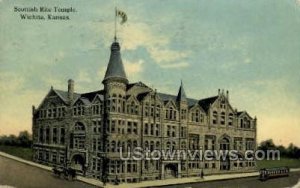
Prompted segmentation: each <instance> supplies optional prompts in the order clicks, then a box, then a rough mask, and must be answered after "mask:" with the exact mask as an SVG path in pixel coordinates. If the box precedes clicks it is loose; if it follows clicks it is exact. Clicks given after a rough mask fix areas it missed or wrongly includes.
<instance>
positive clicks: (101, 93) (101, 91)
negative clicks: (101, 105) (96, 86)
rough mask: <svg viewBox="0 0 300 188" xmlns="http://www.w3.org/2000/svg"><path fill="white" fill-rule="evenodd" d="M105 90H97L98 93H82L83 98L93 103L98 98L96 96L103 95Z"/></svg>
mask: <svg viewBox="0 0 300 188" xmlns="http://www.w3.org/2000/svg"><path fill="white" fill-rule="evenodd" d="M103 94H104V90H97V91H92V92H88V93H82V94H81V97H84V98H87V99H89V101H93V99H94V98H95V97H96V95H103Z"/></svg>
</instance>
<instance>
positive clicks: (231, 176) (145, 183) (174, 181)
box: [0, 151, 300, 188]
mask: <svg viewBox="0 0 300 188" xmlns="http://www.w3.org/2000/svg"><path fill="white" fill-rule="evenodd" d="M0 155H1V156H3V157H6V158H10V159H13V160H16V161H19V162H22V163H25V164H28V165H31V166H35V167H38V168H42V169H44V170H48V171H52V167H49V166H45V165H41V164H38V163H34V162H31V161H27V160H24V159H21V158H19V157H15V156H12V155H9V154H7V153H4V152H1V151H0ZM295 171H300V168H296V169H291V172H295ZM253 176H258V172H249V173H236V174H219V175H209V176H205V177H204V178H203V179H201V178H200V177H187V178H178V179H176V178H175V179H166V180H155V181H143V182H140V183H128V184H125V183H124V184H120V185H111V184H107V185H106V186H103V183H102V182H100V181H99V180H96V179H92V178H86V177H82V176H77V178H76V179H77V180H78V181H81V182H84V183H88V184H91V185H95V186H97V187H105V188H127V187H128V188H140V187H154V186H165V185H178V184H187V183H197V182H207V181H218V180H226V179H236V178H246V177H253Z"/></svg>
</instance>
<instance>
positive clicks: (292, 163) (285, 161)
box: [256, 158, 300, 169]
mask: <svg viewBox="0 0 300 188" xmlns="http://www.w3.org/2000/svg"><path fill="white" fill-rule="evenodd" d="M256 164H257V167H258V169H261V168H273V167H281V166H287V167H290V168H300V159H291V158H281V159H280V160H262V161H256Z"/></svg>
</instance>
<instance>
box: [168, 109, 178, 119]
mask: <svg viewBox="0 0 300 188" xmlns="http://www.w3.org/2000/svg"><path fill="white" fill-rule="evenodd" d="M166 119H169V120H176V110H175V109H173V108H172V107H169V108H167V109H166Z"/></svg>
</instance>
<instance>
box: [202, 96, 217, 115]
mask: <svg viewBox="0 0 300 188" xmlns="http://www.w3.org/2000/svg"><path fill="white" fill-rule="evenodd" d="M218 97H219V96H214V97H209V98H205V99H201V100H199V102H198V103H199V105H200V106H201V107H202V108H203V110H204V111H205V112H208V109H209V107H210V105H211V104H213V103H214V102H215V101H216V100H217V98H218Z"/></svg>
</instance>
